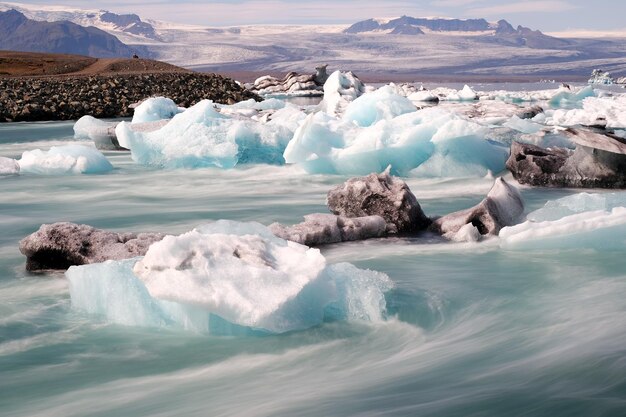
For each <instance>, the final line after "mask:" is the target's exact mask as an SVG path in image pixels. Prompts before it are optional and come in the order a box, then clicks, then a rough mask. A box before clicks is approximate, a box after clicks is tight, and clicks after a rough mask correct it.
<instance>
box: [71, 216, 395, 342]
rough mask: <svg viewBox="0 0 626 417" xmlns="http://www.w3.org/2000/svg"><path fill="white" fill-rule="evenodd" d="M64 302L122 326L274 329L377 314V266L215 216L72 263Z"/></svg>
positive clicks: (380, 277)
mask: <svg viewBox="0 0 626 417" xmlns="http://www.w3.org/2000/svg"><path fill="white" fill-rule="evenodd" d="M66 276H67V277H68V279H69V283H70V295H71V299H72V306H73V307H74V308H76V309H78V310H81V311H85V312H87V313H90V314H95V315H100V316H103V317H105V318H106V319H108V320H110V321H113V322H116V323H120V324H125V325H136V326H150V327H154V326H174V327H179V328H185V329H189V330H194V331H198V332H208V333H213V334H232V332H236V331H261V332H269V333H283V332H288V331H294V330H302V329H306V328H309V327H312V326H316V325H319V324H321V323H323V322H325V321H335V320H361V321H369V322H376V321H380V320H383V319H384V317H385V309H386V303H385V297H384V294H385V292H387V291H389V290H390V289H391V288H392V282H391V280H390V279H389V277H388V276H387V275H385V274H383V273H379V272H375V271H366V270H361V269H358V268H356V267H354V266H353V265H351V264H345V263H343V264H336V265H328V264H327V263H326V260H325V258H324V257H323V256H322V254H321V253H320V251H319V250H317V249H312V248H308V247H306V246H303V245H300V244H298V243H294V242H288V241H285V240H283V239H280V238H278V237H276V236H274V235H273V234H272V233H271V232H270V231H269V229H267V228H266V227H264V226H262V225H260V224H258V223H238V222H230V221H219V222H216V223H214V224H209V225H205V226H201V227H198V228H196V229H194V230H192V231H191V232H188V233H185V234H182V235H180V236H166V237H165V238H164V239H163V240H162V241H160V242H158V243H155V244H153V245H152V246H150V249H149V250H148V252H147V253H146V255H145V256H144V257H143V258H136V259H131V260H123V261H107V262H104V263H101V264H91V265H82V266H73V267H71V268H70V269H69V270H68V271H67V272H66Z"/></svg>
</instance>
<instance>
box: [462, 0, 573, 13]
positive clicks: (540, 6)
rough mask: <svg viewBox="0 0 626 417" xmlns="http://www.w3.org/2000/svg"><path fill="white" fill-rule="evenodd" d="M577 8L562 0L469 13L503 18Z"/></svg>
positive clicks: (485, 8) (527, 2)
mask: <svg viewBox="0 0 626 417" xmlns="http://www.w3.org/2000/svg"><path fill="white" fill-rule="evenodd" d="M577 8H578V6H574V5H572V4H570V3H569V2H567V1H562V0H548V1H524V2H517V3H508V4H502V5H498V6H485V7H476V8H473V9H470V10H468V11H467V13H468V14H470V15H473V16H502V15H505V14H515V13H556V12H563V11H566V10H572V9H577Z"/></svg>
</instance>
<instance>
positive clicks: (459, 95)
mask: <svg viewBox="0 0 626 417" xmlns="http://www.w3.org/2000/svg"><path fill="white" fill-rule="evenodd" d="M478 98H479V97H478V94H476V92H475V91H474V90H472V87H470V86H469V85H465V86H464V87H463V89H461V90H459V91H457V92H453V93H451V94H448V95H447V96H446V97H445V100H448V101H475V100H478Z"/></svg>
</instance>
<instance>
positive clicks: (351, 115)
mask: <svg viewBox="0 0 626 417" xmlns="http://www.w3.org/2000/svg"><path fill="white" fill-rule="evenodd" d="M416 110H417V108H416V107H415V106H414V105H413V103H411V101H410V100H409V99H407V98H406V97H403V96H401V95H398V94H396V93H395V91H394V89H393V88H392V87H391V86H388V85H387V86H384V87H381V88H379V89H378V90H376V91H374V92H371V93H366V94H363V95H362V96H360V97H358V98H356V99H355V100H354V101H352V102H351V103H350V104H348V107H347V108H346V110H345V113H344V115H343V119H344V120H347V121H351V122H354V123H356V124H357V125H359V126H362V127H365V126H371V125H373V124H374V123H376V122H379V121H381V120H391V119H393V118H394V117H396V116H400V115H402V114H405V113H411V112H414V111H416Z"/></svg>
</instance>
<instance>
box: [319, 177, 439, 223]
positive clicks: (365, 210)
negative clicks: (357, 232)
mask: <svg viewBox="0 0 626 417" xmlns="http://www.w3.org/2000/svg"><path fill="white" fill-rule="evenodd" d="M326 202H327V204H328V208H330V211H332V212H333V213H334V214H337V215H340V216H345V217H364V216H381V217H382V218H383V219H385V221H386V222H387V232H388V233H406V232H415V231H419V230H423V229H425V228H426V227H428V225H429V224H430V219H429V218H428V217H426V216H425V215H424V212H423V211H422V208H421V207H420V205H419V203H418V202H417V199H416V198H415V196H414V195H413V193H412V192H411V190H409V187H408V186H407V185H406V183H405V182H404V181H402V180H401V179H400V178H397V177H392V176H391V175H389V173H388V172H384V173H382V174H370V175H368V176H367V177H356V178H351V179H349V180H348V181H346V182H345V183H343V184H342V185H339V186H337V187H335V188H333V189H332V190H330V191H329V192H328V196H327V198H326Z"/></svg>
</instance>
